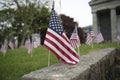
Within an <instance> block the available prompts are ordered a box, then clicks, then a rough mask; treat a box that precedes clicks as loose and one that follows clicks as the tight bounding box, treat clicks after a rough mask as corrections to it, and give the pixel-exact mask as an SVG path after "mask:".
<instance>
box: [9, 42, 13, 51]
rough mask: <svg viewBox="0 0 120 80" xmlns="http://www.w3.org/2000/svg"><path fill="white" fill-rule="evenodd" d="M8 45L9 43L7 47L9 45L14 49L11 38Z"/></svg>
mask: <svg viewBox="0 0 120 80" xmlns="http://www.w3.org/2000/svg"><path fill="white" fill-rule="evenodd" d="M8 45H9V47H10V48H11V49H12V50H13V49H14V44H13V42H12V41H11V40H10V41H9V44H8Z"/></svg>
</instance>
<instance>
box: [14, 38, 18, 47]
mask: <svg viewBox="0 0 120 80" xmlns="http://www.w3.org/2000/svg"><path fill="white" fill-rule="evenodd" d="M14 46H15V48H18V37H17V36H15V37H14Z"/></svg>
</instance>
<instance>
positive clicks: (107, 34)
mask: <svg viewBox="0 0 120 80" xmlns="http://www.w3.org/2000/svg"><path fill="white" fill-rule="evenodd" d="M97 14H98V27H99V28H98V29H99V30H98V31H101V33H102V34H103V37H104V39H105V40H106V41H110V40H111V25H110V10H109V9H107V10H103V11H99V12H98V13H97Z"/></svg>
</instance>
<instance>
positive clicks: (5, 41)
mask: <svg viewBox="0 0 120 80" xmlns="http://www.w3.org/2000/svg"><path fill="white" fill-rule="evenodd" d="M7 44H8V41H7V40H6V39H5V40H4V43H3V44H2V46H1V52H2V53H3V54H4V55H5V53H6V52H7V48H8V46H7Z"/></svg>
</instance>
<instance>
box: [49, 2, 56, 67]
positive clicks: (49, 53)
mask: <svg viewBox="0 0 120 80" xmlns="http://www.w3.org/2000/svg"><path fill="white" fill-rule="evenodd" d="M54 3H55V2H54V0H53V2H52V9H54ZM49 66H50V51H49V53H48V67H49Z"/></svg>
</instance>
